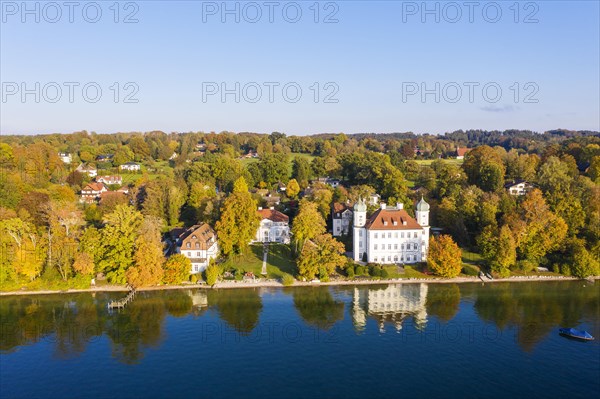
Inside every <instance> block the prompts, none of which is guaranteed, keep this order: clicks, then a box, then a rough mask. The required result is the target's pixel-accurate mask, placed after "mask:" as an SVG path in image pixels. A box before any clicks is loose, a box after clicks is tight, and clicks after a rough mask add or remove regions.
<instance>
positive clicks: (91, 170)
mask: <svg viewBox="0 0 600 399" xmlns="http://www.w3.org/2000/svg"><path fill="white" fill-rule="evenodd" d="M75 171H77V172H79V173H83V174H86V175H88V176H89V177H92V178H94V177H96V175H98V169H96V167H94V166H92V165H88V164H83V163H82V164H80V165H79V166H78V167H77V169H75Z"/></svg>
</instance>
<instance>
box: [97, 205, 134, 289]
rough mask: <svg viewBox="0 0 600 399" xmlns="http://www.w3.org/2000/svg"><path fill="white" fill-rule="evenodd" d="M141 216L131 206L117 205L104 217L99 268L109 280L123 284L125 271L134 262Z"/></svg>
mask: <svg viewBox="0 0 600 399" xmlns="http://www.w3.org/2000/svg"><path fill="white" fill-rule="evenodd" d="M142 221H143V216H142V214H141V213H140V212H138V211H136V210H135V209H134V208H133V207H131V206H127V205H119V206H117V207H116V209H115V211H114V212H112V213H110V214H108V215H107V216H106V218H105V226H104V228H103V229H102V233H101V237H102V241H101V242H102V255H101V258H100V262H99V268H100V270H102V271H103V272H104V273H105V274H106V277H107V278H108V279H109V281H110V282H112V283H116V284H125V282H126V277H125V272H126V271H127V269H129V267H130V266H132V265H133V264H134V262H135V257H134V254H135V243H136V238H137V236H138V234H139V233H138V231H139V227H140V225H141V224H142Z"/></svg>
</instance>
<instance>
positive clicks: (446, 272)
mask: <svg viewBox="0 0 600 399" xmlns="http://www.w3.org/2000/svg"><path fill="white" fill-rule="evenodd" d="M427 267H428V268H429V269H430V270H431V271H432V272H433V273H434V274H435V275H437V276H441V277H446V278H453V277H456V276H458V275H459V274H460V271H461V270H462V252H461V250H460V248H459V247H458V245H456V243H455V242H454V241H453V240H452V237H450V236H449V235H440V236H439V237H432V238H431V241H430V243H429V254H428V255H427Z"/></svg>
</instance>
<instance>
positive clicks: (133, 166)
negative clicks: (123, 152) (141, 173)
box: [119, 162, 142, 172]
mask: <svg viewBox="0 0 600 399" xmlns="http://www.w3.org/2000/svg"><path fill="white" fill-rule="evenodd" d="M141 168H142V167H141V166H140V164H139V163H136V162H127V163H124V164H123V165H121V166H119V169H121V170H128V171H130V172H136V171H138V170H140V169H141Z"/></svg>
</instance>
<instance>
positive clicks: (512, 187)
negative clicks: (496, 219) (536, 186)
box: [504, 180, 533, 195]
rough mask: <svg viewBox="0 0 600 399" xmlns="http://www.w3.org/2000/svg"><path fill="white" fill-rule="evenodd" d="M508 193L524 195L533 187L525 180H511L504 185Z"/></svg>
mask: <svg viewBox="0 0 600 399" xmlns="http://www.w3.org/2000/svg"><path fill="white" fill-rule="evenodd" d="M504 188H505V189H506V190H508V193H509V194H510V195H525V194H527V193H528V192H529V191H531V190H532V189H533V185H532V184H531V183H529V182H527V181H526V180H513V181H511V182H509V183H506V184H505V185H504Z"/></svg>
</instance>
